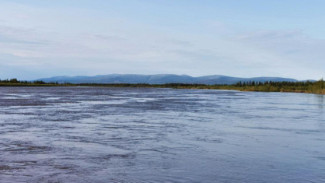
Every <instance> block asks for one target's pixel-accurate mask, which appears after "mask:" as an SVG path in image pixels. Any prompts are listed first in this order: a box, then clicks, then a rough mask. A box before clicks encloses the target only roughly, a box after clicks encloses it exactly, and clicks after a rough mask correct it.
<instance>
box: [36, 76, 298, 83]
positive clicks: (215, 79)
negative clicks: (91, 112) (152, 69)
mask: <svg viewBox="0 0 325 183" xmlns="http://www.w3.org/2000/svg"><path fill="white" fill-rule="evenodd" d="M38 80H42V81H44V82H59V83H74V84H77V83H101V84H112V83H130V84H138V83H146V84H166V83H184V84H207V85H213V84H235V83H237V82H239V81H242V82H247V81H255V82H265V81H292V82H295V81H297V80H296V79H291V78H281V77H253V78H239V77H230V76H223V75H209V76H200V77H192V76H188V75H175V74H156V75H139V74H109V75H97V76H56V77H51V78H41V79H38Z"/></svg>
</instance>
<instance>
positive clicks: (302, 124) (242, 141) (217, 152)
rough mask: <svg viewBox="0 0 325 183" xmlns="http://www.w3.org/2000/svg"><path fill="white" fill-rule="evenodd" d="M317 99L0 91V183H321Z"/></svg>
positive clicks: (323, 148)
mask: <svg viewBox="0 0 325 183" xmlns="http://www.w3.org/2000/svg"><path fill="white" fill-rule="evenodd" d="M324 119H325V117H324V96H322V95H309V94H295V93H254V92H237V91H217V90H172V89H145V88H87V87H79V88H76V87H62V88H19V87H16V88H0V180H1V181H0V182H253V183H254V182H298V183H299V182H324V181H325V175H324V170H325V156H324V153H323V152H325V126H324Z"/></svg>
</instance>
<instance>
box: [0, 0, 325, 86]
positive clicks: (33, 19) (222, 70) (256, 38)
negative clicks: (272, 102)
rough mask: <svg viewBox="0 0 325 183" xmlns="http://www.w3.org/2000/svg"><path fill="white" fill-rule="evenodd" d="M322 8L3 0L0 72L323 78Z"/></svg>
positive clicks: (187, 0)
mask: <svg viewBox="0 0 325 183" xmlns="http://www.w3.org/2000/svg"><path fill="white" fill-rule="evenodd" d="M324 7H325V1H324V0H272V1H261V0H240V1H239V0H55V1H54V0H28V1H26V0H0V79H7V78H18V79H21V80H32V79H38V78H45V77H51V76H75V75H89V76H91V75H104V74H113V73H118V74H186V75H191V76H203V75H228V76H236V77H258V76H278V77H290V78H295V79H301V80H304V79H320V78H322V77H324V76H325V23H324V20H325V12H324Z"/></svg>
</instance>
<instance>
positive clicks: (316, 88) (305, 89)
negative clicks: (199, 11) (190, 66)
mask: <svg viewBox="0 0 325 183" xmlns="http://www.w3.org/2000/svg"><path fill="white" fill-rule="evenodd" d="M0 86H102V87H148V88H149V87H150V88H175V89H225V90H240V91H258V92H298V93H314V94H325V81H324V80H323V79H321V80H319V81H316V82H311V81H305V82H286V81H283V82H272V81H267V82H254V81H252V82H238V83H236V84H233V85H203V84H182V83H169V84H88V83H82V84H71V83H57V82H51V83H46V82H44V81H19V80H18V79H6V80H0Z"/></svg>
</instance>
